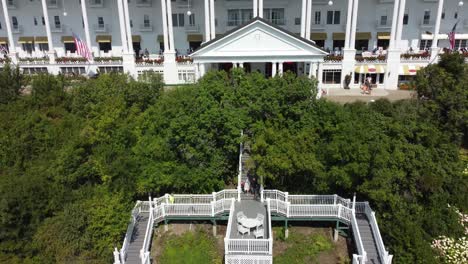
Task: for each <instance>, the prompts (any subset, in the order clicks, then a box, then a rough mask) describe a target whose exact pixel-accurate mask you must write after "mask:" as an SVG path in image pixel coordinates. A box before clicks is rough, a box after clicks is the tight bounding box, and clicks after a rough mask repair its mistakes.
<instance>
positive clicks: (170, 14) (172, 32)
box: [166, 0, 175, 51]
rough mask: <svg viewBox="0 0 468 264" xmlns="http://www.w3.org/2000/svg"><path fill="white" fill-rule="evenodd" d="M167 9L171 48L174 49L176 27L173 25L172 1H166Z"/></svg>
mask: <svg viewBox="0 0 468 264" xmlns="http://www.w3.org/2000/svg"><path fill="white" fill-rule="evenodd" d="M166 3H167V4H166V9H167V22H168V23H167V26H168V29H169V50H171V51H174V50H175V45H174V27H173V26H172V1H171V0H167V2H166Z"/></svg>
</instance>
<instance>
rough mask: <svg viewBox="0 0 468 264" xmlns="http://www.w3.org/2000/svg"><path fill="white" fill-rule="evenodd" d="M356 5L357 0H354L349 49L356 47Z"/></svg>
mask: <svg viewBox="0 0 468 264" xmlns="http://www.w3.org/2000/svg"><path fill="white" fill-rule="evenodd" d="M358 7H359V0H354V3H353V19H352V20H353V22H352V25H351V38H350V40H351V43H349V44H350V45H349V47H350V48H351V49H355V48H356V28H357V18H358Z"/></svg>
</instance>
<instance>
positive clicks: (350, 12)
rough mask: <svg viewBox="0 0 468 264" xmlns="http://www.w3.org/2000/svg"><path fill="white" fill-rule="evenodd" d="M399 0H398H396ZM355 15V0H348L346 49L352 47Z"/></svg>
mask: <svg viewBox="0 0 468 264" xmlns="http://www.w3.org/2000/svg"><path fill="white" fill-rule="evenodd" d="M395 1H398V0H395ZM352 17H353V0H348V13H347V16H346V32H345V46H344V49H349V48H350V45H349V43H350V39H351V23H352V19H351V18H352Z"/></svg>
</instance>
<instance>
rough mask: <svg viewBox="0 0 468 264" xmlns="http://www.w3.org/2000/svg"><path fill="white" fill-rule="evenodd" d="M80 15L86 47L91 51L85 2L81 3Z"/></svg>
mask: <svg viewBox="0 0 468 264" xmlns="http://www.w3.org/2000/svg"><path fill="white" fill-rule="evenodd" d="M81 14H82V16H83V23H84V32H85V39H86V45H88V48H89V50H90V51H92V49H91V37H90V36H89V23H88V11H87V10H86V1H81ZM119 18H120V14H119ZM122 43H123V42H122Z"/></svg>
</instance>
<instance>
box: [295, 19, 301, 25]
mask: <svg viewBox="0 0 468 264" xmlns="http://www.w3.org/2000/svg"><path fill="white" fill-rule="evenodd" d="M300 24H301V18H300V17H296V18H294V25H300Z"/></svg>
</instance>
